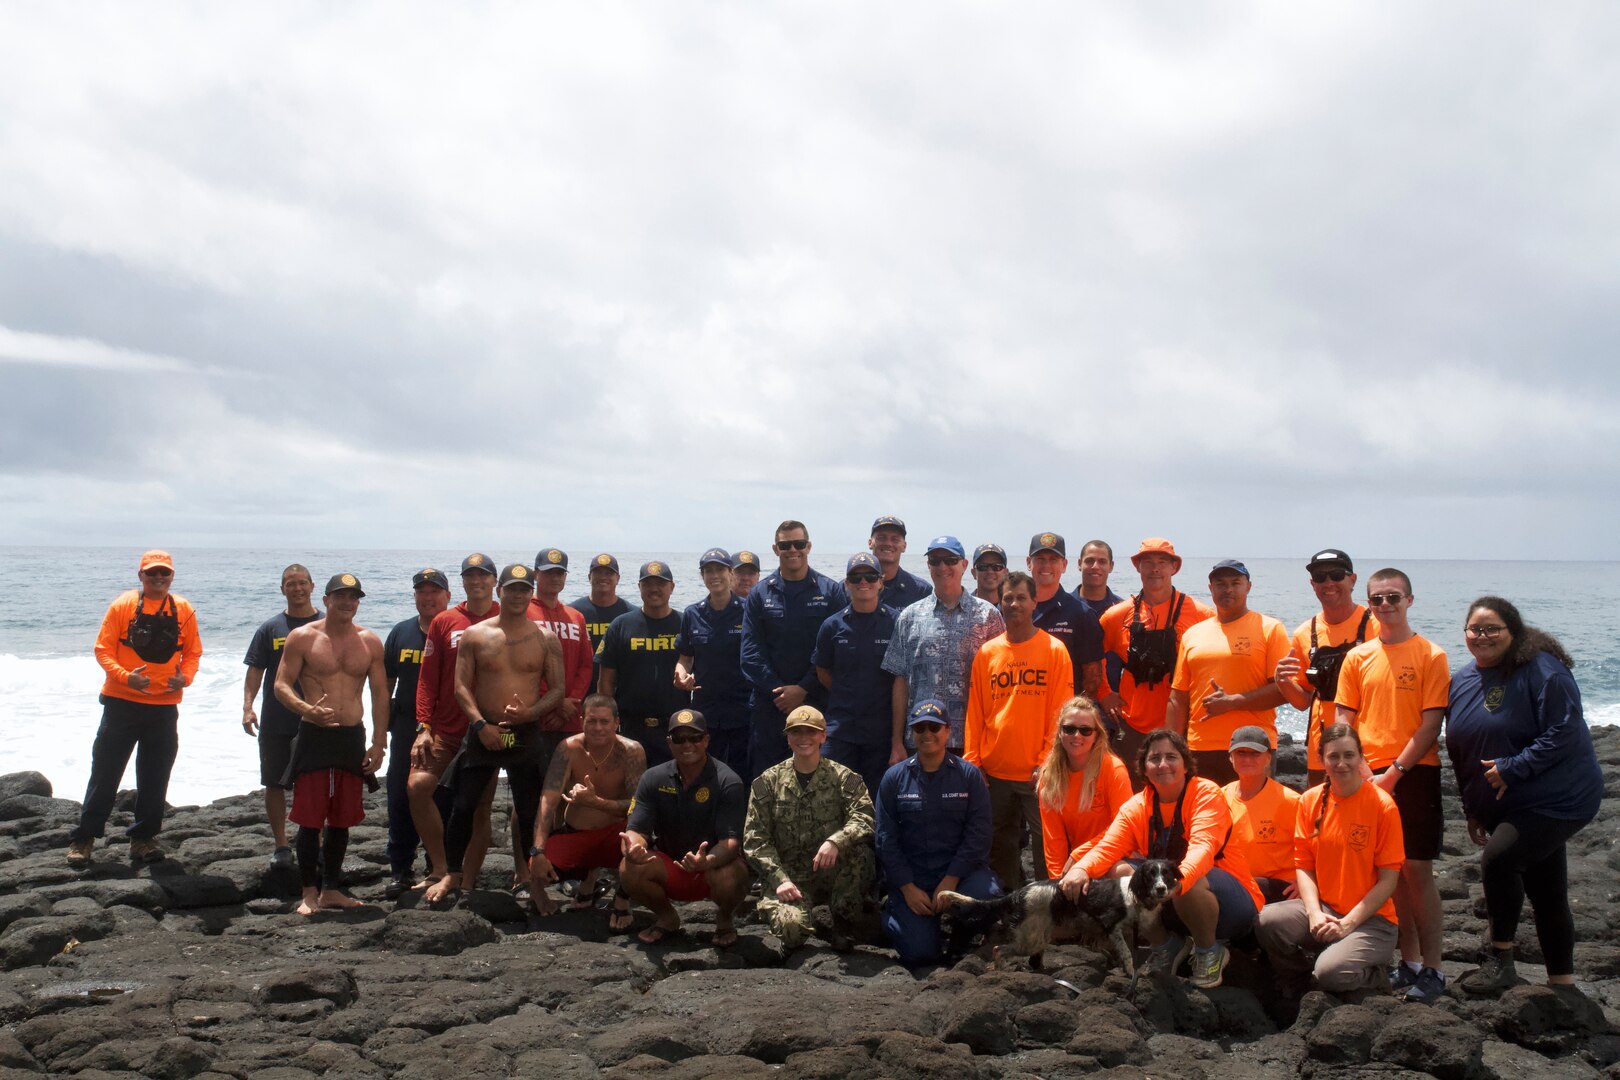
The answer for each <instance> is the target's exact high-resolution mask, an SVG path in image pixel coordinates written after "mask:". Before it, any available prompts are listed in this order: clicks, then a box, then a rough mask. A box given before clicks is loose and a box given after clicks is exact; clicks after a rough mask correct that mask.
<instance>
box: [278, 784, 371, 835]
mask: <svg viewBox="0 0 1620 1080" xmlns="http://www.w3.org/2000/svg"><path fill="white" fill-rule="evenodd" d="M360 785H361V780H360V776H359V774H357V773H352V772H349V771H348V770H347V769H317V770H316V771H315V772H307V773H304V774H303V775H302V776H300V777H299V778H298V779H296V780H294V781H293V803H292V812H291V813H290V814H288V815H287V817H288V818H290V819H291V820H292V823H293V824H294V825H304V826H307V827H308V828H311V829H319V828H320V827H321V826H323V825H330V826H332V828H334V829H347V828H350V827H351V826H354V825H358V824H360V823H361V822H362V821H364V820H365V818H366V808H365V806H364V805H362V804H361V801H360Z"/></svg>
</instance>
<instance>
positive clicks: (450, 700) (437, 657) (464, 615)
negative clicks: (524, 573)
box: [416, 600, 501, 739]
mask: <svg viewBox="0 0 1620 1080" xmlns="http://www.w3.org/2000/svg"><path fill="white" fill-rule="evenodd" d="M500 613H501V605H500V602H499V601H496V602H494V603H492V604H490V605H489V610H488V611H487V612H485V613H484V614H483V615H474V614H472V613H471V612H470V611H468V610H467V602H466V601H465V600H463V601H462V602H461V603H459V604H457V605H456V606H455V607H453V608H450V609H449V610H448V611H441V612H439V613H438V614H437V615H435V616H433V621H432V622H430V623H428V632H427V644H425V645H423V646H422V674H421V677H420V678H418V679H417V682H416V722H417V723H418V724H426V725H427V726H428V727H430V728H432V729H433V734H435V735H437V736H438V737H439V738H441V739H460V738H461V737H462V736H463V735H465V734H466V733H467V714H466V713H464V712H462V711H461V706H460V705H457V704H456V649H457V647H458V646H460V644H461V635H462V634H464V633H466V632H467V629H468V628H469V627H473V626H477V625H478V624H479V623H481V622H484V621H486V620H488V619H493V618H494V617H495V616H497V615H499V614H500Z"/></svg>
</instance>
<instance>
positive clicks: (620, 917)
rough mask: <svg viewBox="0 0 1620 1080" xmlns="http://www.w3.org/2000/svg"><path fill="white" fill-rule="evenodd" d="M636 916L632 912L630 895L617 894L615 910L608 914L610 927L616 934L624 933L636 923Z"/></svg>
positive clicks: (614, 901)
mask: <svg viewBox="0 0 1620 1080" xmlns="http://www.w3.org/2000/svg"><path fill="white" fill-rule="evenodd" d="M635 921H636V917H635V916H634V915H632V914H631V913H630V898H629V897H628V896H615V897H614V898H613V911H612V912H611V913H610V914H609V915H608V929H609V930H611V931H613V932H614V933H615V934H622V933H624V932H625V931H626V930H628V929H630V927H631V926H632V925H634V924H635Z"/></svg>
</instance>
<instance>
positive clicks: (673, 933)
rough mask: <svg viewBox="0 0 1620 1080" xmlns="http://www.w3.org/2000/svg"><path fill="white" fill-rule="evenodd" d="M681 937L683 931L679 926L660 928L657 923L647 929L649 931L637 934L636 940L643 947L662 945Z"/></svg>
mask: <svg viewBox="0 0 1620 1080" xmlns="http://www.w3.org/2000/svg"><path fill="white" fill-rule="evenodd" d="M681 935H682V930H681V928H680V927H679V926H674V927H670V926H659V925H658V924H657V923H653V924H652V925H651V926H649V927H647V929H645V930H643V931H642V932H641V933H639V934H637V935H636V939H637V940H638V941H640V942H641V943H642V944H643V945H660V944H662V943H664V942H666V941H669V940H670V939H671V938H678V937H680V936H681Z"/></svg>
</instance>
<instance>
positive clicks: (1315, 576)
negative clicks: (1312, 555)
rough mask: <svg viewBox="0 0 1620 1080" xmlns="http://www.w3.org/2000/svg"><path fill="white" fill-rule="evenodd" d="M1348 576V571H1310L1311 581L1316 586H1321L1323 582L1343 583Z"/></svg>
mask: <svg viewBox="0 0 1620 1080" xmlns="http://www.w3.org/2000/svg"><path fill="white" fill-rule="evenodd" d="M1349 576H1350V571H1348V570H1312V571H1311V580H1312V581H1314V582H1316V583H1317V584H1318V585H1320V584H1322V583H1323V582H1324V581H1343V580H1344V579H1345V578H1347V577H1349Z"/></svg>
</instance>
